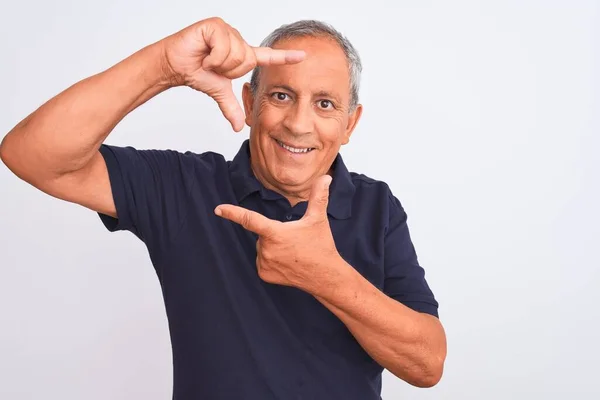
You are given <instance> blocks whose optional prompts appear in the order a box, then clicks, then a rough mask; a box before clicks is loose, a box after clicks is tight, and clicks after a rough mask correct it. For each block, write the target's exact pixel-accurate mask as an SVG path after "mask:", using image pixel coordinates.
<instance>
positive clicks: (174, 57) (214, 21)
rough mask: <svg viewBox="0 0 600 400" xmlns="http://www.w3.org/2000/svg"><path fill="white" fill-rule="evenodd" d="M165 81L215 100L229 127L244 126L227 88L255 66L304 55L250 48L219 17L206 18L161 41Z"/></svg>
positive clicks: (293, 60)
mask: <svg viewBox="0 0 600 400" xmlns="http://www.w3.org/2000/svg"><path fill="white" fill-rule="evenodd" d="M161 42H162V44H163V45H164V57H165V60H164V64H165V66H166V68H165V69H166V70H167V71H166V73H167V75H169V76H168V78H169V81H171V82H176V84H179V85H187V86H189V87H191V88H193V89H196V90H199V91H201V92H203V93H206V94H207V95H209V96H210V97H212V98H213V99H215V100H216V102H217V103H218V105H219V108H220V109H221V112H222V113H223V115H224V116H225V118H227V120H229V122H230V123H231V126H232V128H233V129H234V130H235V131H236V132H239V131H241V130H242V128H243V127H244V119H245V118H244V112H243V111H242V108H241V106H240V104H239V102H238V101H237V99H236V97H235V95H234V94H233V90H232V87H231V80H232V79H236V78H240V77H242V76H244V75H245V74H247V73H248V72H250V71H251V70H252V69H254V68H255V67H256V66H257V65H259V66H267V65H283V64H293V63H298V62H300V61H302V60H303V59H304V52H302V51H295V50H274V49H271V48H268V47H262V48H261V47H250V46H249V45H248V44H247V43H246V42H245V41H244V39H243V38H242V36H241V35H240V33H239V32H238V31H237V30H236V29H234V28H232V27H231V26H229V25H228V24H226V23H225V22H224V21H223V20H222V19H220V18H209V19H206V20H203V21H200V22H197V23H195V24H193V25H190V26H188V27H187V28H185V29H183V30H181V31H179V32H177V33H175V34H173V35H171V36H169V37H167V38H165V39H163V40H162V41H161Z"/></svg>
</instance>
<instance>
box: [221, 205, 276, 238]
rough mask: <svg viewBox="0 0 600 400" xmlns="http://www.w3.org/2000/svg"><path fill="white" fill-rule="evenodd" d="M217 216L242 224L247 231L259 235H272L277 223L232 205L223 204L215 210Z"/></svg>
mask: <svg viewBox="0 0 600 400" xmlns="http://www.w3.org/2000/svg"><path fill="white" fill-rule="evenodd" d="M215 214H216V215H218V216H219V217H222V218H225V219H228V220H230V221H233V222H235V223H237V224H240V225H241V226H243V227H244V228H245V229H247V230H249V231H251V232H254V233H256V234H258V235H264V236H268V235H270V234H271V231H272V230H273V226H274V224H275V221H272V220H270V219H268V218H267V217H265V216H263V215H260V214H259V213H257V212H254V211H251V210H248V209H245V208H242V207H238V206H234V205H231V204H221V205H219V206H217V208H215Z"/></svg>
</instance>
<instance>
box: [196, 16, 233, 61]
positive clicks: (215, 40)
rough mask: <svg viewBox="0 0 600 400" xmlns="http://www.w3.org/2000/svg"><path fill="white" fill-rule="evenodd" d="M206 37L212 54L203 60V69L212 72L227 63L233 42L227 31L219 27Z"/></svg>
mask: <svg viewBox="0 0 600 400" xmlns="http://www.w3.org/2000/svg"><path fill="white" fill-rule="evenodd" d="M206 36H208V37H206ZM206 36H205V37H204V40H205V41H206V44H207V45H208V47H209V48H210V53H209V54H208V56H206V57H205V58H204V60H202V68H203V69H205V70H207V71H210V70H213V69H215V68H218V67H219V66H220V65H221V64H223V62H225V60H226V59H227V57H228V56H229V52H230V50H231V41H230V39H229V33H228V32H227V31H226V30H225V29H223V28H219V27H217V28H215V29H214V30H212V31H210V32H207V33H206Z"/></svg>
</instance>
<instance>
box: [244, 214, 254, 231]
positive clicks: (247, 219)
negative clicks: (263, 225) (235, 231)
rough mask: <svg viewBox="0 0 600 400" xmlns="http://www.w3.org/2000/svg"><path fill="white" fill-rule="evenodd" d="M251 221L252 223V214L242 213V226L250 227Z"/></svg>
mask: <svg viewBox="0 0 600 400" xmlns="http://www.w3.org/2000/svg"><path fill="white" fill-rule="evenodd" d="M251 223H252V215H251V214H250V213H244V214H242V226H243V227H244V228H246V229H247V228H248V227H250V224H251Z"/></svg>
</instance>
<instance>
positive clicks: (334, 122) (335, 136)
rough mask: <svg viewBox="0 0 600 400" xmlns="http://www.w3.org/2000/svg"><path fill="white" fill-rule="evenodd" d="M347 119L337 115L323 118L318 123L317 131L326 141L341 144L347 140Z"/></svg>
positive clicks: (322, 139)
mask: <svg viewBox="0 0 600 400" xmlns="http://www.w3.org/2000/svg"><path fill="white" fill-rule="evenodd" d="M346 125H347V121H346V120H345V119H344V118H343V117H339V116H335V117H333V116H332V117H328V118H321V119H320V120H319V122H318V124H317V132H318V133H319V137H320V139H321V141H323V142H324V143H332V144H339V143H342V142H344V141H345V140H346Z"/></svg>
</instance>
